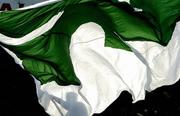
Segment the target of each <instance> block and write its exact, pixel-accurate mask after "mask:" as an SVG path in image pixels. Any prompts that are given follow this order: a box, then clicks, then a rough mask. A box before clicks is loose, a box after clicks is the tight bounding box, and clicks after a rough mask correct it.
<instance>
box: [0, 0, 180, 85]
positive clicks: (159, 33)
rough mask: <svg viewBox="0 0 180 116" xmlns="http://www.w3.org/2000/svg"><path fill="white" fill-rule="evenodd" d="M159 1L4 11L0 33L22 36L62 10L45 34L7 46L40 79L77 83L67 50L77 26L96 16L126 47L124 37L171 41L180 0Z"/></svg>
mask: <svg viewBox="0 0 180 116" xmlns="http://www.w3.org/2000/svg"><path fill="white" fill-rule="evenodd" d="M157 1H158V0H157ZM157 1H156V0H152V3H151V2H148V0H144V1H143V0H131V3H132V5H133V6H134V7H137V8H142V9H143V10H144V11H143V12H136V11H134V9H133V7H132V6H131V5H129V4H127V3H124V2H123V3H118V2H117V1H109V0H66V1H60V2H57V3H54V4H50V5H47V6H43V7H39V8H35V9H29V10H23V11H17V10H15V11H7V12H1V13H0V33H2V34H5V35H7V36H10V37H15V38H17V39H18V37H22V36H24V35H26V34H28V33H29V32H31V31H33V30H34V29H37V28H38V27H40V26H42V25H43V24H45V23H47V22H48V21H49V20H50V19H51V18H52V17H53V16H54V15H56V14H57V13H58V12H59V11H64V13H63V15H62V16H61V17H60V19H59V20H58V21H57V22H56V24H55V25H54V27H53V28H52V29H50V30H49V31H48V32H46V33H45V34H43V35H41V36H39V37H37V38H35V39H34V40H31V41H29V42H27V43H25V44H22V45H17V46H10V45H4V46H6V47H7V48H9V49H10V50H12V51H14V52H15V53H16V54H17V55H18V57H19V58H20V59H22V60H23V66H24V67H25V70H27V71H29V72H30V73H31V74H33V75H34V76H35V77H36V78H37V79H38V80H40V81H41V84H44V83H47V82H50V81H56V82H57V83H58V84H60V85H69V84H74V85H79V84H80V81H79V80H78V78H77V77H76V75H75V73H74V69H73V65H72V62H71V58H70V55H69V54H70V53H69V44H70V41H71V40H70V39H71V35H72V34H73V33H74V32H75V31H76V29H77V28H78V27H79V26H80V25H82V24H84V23H88V22H95V23H97V24H99V25H100V26H101V27H102V28H103V29H104V31H105V46H107V47H113V48H119V49H123V50H128V51H131V48H130V47H129V46H128V45H127V44H126V41H153V42H157V43H159V44H161V45H167V44H168V42H169V40H170V38H171V35H172V32H173V29H174V24H175V22H176V20H177V18H178V17H179V7H178V5H179V0H174V1H173V2H172V1H170V0H165V1H166V2H169V3H168V5H167V3H166V2H162V1H163V0H159V1H161V2H157ZM156 4H157V5H156ZM170 9H172V10H170ZM95 36H96V35H95ZM2 45H3V44H2Z"/></svg>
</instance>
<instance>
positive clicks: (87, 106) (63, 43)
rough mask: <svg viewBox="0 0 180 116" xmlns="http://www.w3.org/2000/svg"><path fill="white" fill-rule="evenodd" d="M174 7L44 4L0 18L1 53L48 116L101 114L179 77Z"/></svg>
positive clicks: (123, 0) (87, 1)
mask: <svg viewBox="0 0 180 116" xmlns="http://www.w3.org/2000/svg"><path fill="white" fill-rule="evenodd" d="M179 6H180V1H179V0H173V1H172V0H165V1H164V0H151V1H149V0H130V1H128V0H120V1H116V0H114V1H113V0H112V1H110V0H50V1H45V2H42V3H39V4H35V5H32V6H29V7H25V8H22V9H17V10H12V11H5V12H0V42H1V46H3V48H4V49H5V50H6V51H7V52H8V53H9V54H11V55H12V56H13V57H14V59H15V60H16V62H17V63H18V64H19V65H20V66H21V67H22V68H23V69H24V70H27V71H28V72H30V74H31V75H32V76H33V77H34V79H35V81H36V89H37V94H38V98H39V103H40V104H41V105H42V106H43V107H44V109H45V110H46V112H47V113H49V114H50V115H52V116H59V115H68V116H90V115H93V114H94V113H100V112H102V111H104V110H105V109H106V108H107V107H108V106H109V105H110V104H111V103H112V102H113V101H114V100H115V99H117V98H118V96H119V95H120V94H121V92H122V91H128V92H129V93H131V94H132V97H133V102H136V101H138V100H142V99H144V98H145V91H152V90H154V89H156V88H158V87H160V86H163V85H171V84H174V83H175V82H177V81H178V80H179V78H180V63H179V62H178V59H179V58H180V46H179V45H180V35H179V32H180V22H178V20H179V16H180V7H179Z"/></svg>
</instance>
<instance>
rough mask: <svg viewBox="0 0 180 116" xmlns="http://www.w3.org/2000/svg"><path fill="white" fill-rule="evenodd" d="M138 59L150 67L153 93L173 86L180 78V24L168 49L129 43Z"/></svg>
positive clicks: (152, 44)
mask: <svg viewBox="0 0 180 116" xmlns="http://www.w3.org/2000/svg"><path fill="white" fill-rule="evenodd" d="M129 44H130V45H131V46H132V47H133V49H134V52H135V53H136V55H137V57H139V58H140V59H141V61H142V62H143V63H144V64H145V65H146V66H147V67H148V70H147V71H148V72H147V74H148V75H147V78H148V82H147V84H146V85H147V87H146V89H147V90H149V91H151V90H154V89H156V88H158V87H160V86H163V85H171V84H174V83H175V82H177V81H178V80H179V78H180V62H179V59H180V22H178V23H177V24H176V28H175V30H174V32H173V35H172V39H171V40H170V42H169V44H168V45H167V46H166V47H163V46H161V45H159V44H157V43H154V42H129Z"/></svg>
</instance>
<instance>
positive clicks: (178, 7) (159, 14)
mask: <svg viewBox="0 0 180 116" xmlns="http://www.w3.org/2000/svg"><path fill="white" fill-rule="evenodd" d="M131 4H132V6H134V7H136V8H140V9H143V15H144V16H146V17H147V18H148V21H149V22H150V23H151V24H153V25H154V26H155V27H156V29H157V30H158V32H159V35H160V42H159V43H160V44H162V45H167V44H168V42H169V41H170V39H171V35H172V32H173V30H174V27H175V23H176V21H177V20H178V18H179V16H180V0H131Z"/></svg>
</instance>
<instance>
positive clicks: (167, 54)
mask: <svg viewBox="0 0 180 116" xmlns="http://www.w3.org/2000/svg"><path fill="white" fill-rule="evenodd" d="M179 33H180V22H179V23H177V25H176V28H175V30H174V33H173V36H172V39H171V40H170V42H169V44H168V46H167V47H163V46H161V45H159V44H157V43H154V42H127V44H129V45H130V46H131V47H132V49H133V51H134V53H133V52H128V51H125V50H120V49H114V48H110V47H104V40H105V33H104V31H103V29H102V28H101V27H100V26H99V25H97V24H95V23H92V22H90V23H86V24H83V25H81V26H80V27H79V28H78V29H77V30H76V31H75V32H74V34H73V35H72V39H71V44H70V55H71V59H72V63H73V66H74V69H75V73H76V75H77V77H78V78H79V79H80V81H81V83H82V86H81V87H78V86H72V85H71V86H59V85H58V84H56V83H55V82H50V83H47V84H44V85H40V83H39V81H37V80H36V79H35V81H36V86H37V90H38V91H37V93H38V98H39V102H40V104H41V105H42V106H43V107H44V108H45V110H46V112H47V113H49V114H50V115H51V116H61V115H69V116H71V115H72V114H71V113H72V112H74V111H75V110H78V111H82V110H83V111H84V114H83V115H84V116H86V115H87V116H89V115H92V114H93V113H100V112H102V111H103V110H105V108H106V107H108V106H109V105H110V104H111V103H112V102H113V101H114V100H115V99H117V98H118V97H119V95H120V93H121V92H122V91H124V90H127V91H129V92H130V93H131V94H132V96H133V100H134V102H136V101H138V100H141V99H144V97H145V90H149V91H151V90H154V89H155V88H157V87H160V86H163V85H170V84H174V83H175V82H176V81H177V80H179V78H180V63H179V62H178V59H180V46H179V45H180V35H179ZM69 93H71V96H76V97H77V99H74V100H73V99H72V100H70V99H68V96H69ZM71 98H72V97H71ZM67 99H68V100H67ZM74 104H77V106H81V107H82V108H80V109H74V108H75V107H76V106H74ZM75 113H77V112H75ZM76 115H78V116H81V113H80V112H79V114H76Z"/></svg>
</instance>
